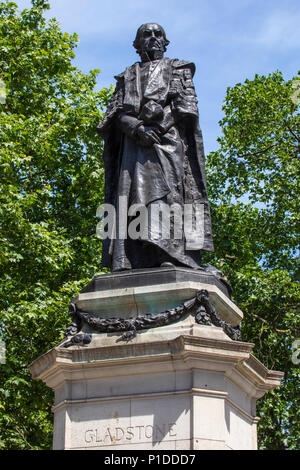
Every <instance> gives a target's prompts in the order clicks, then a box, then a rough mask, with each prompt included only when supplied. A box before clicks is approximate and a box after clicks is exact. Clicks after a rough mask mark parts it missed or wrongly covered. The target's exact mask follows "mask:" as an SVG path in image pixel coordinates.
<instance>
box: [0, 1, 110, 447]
mask: <svg viewBox="0 0 300 470" xmlns="http://www.w3.org/2000/svg"><path fill="white" fill-rule="evenodd" d="M32 3H33V5H32V8H31V9H30V10H24V11H22V12H21V13H18V11H17V5H15V4H14V3H12V2H8V1H5V2H0V38H1V42H0V80H1V82H2V88H5V90H6V94H7V96H6V98H5V99H4V96H3V95H4V94H3V90H2V95H1V96H2V97H1V104H0V185H1V193H0V224H1V225H0V230H1V231H0V318H1V330H0V338H1V336H2V338H3V340H4V341H5V343H6V347H7V354H6V355H7V363H6V364H5V365H0V374H1V376H0V377H1V378H0V449H1V448H5V449H25V448H26V449H28V448H34V449H35V448H50V447H51V427H52V424H51V422H52V416H51V410H50V407H51V403H52V396H51V392H50V391H49V390H48V389H47V388H46V387H45V386H44V385H43V384H42V383H32V381H31V378H30V374H29V371H28V364H29V363H30V362H32V361H33V360H34V359H35V358H36V357H38V356H39V355H40V354H41V353H44V352H46V351H47V350H48V349H50V348H51V347H53V346H54V345H56V344H57V342H58V341H59V340H60V339H62V331H63V330H64V328H65V327H66V326H67V325H68V322H69V320H68V316H67V314H66V307H67V305H68V302H69V300H70V298H72V297H73V296H74V295H76V294H77V292H78V291H79V290H80V288H81V287H82V286H83V285H84V284H85V283H86V281H87V280H88V279H90V278H91V277H92V276H93V275H94V274H95V272H96V271H97V269H98V270H99V259H100V248H101V247H100V243H99V240H98V239H97V238H96V236H95V225H96V218H95V214H96V209H97V207H98V205H99V204H100V203H101V202H103V168H102V163H101V158H100V156H101V145H100V140H99V138H98V137H97V135H96V133H95V128H96V125H97V123H98V122H99V120H100V118H101V114H100V111H99V109H100V110H101V109H102V108H103V107H104V106H105V105H106V104H107V100H108V98H109V96H110V90H107V89H103V90H101V91H100V92H95V91H94V87H95V84H96V74H97V71H96V70H94V71H91V72H90V73H89V74H83V73H81V72H80V71H79V70H78V69H76V68H75V67H74V66H73V65H72V59H73V58H74V48H75V47H76V44H77V36H76V35H75V34H74V35H69V34H67V33H63V32H62V31H61V29H60V27H59V25H58V24H57V22H56V21H55V20H51V21H49V22H46V20H45V19H44V17H43V10H45V9H48V8H49V5H48V2H47V1H44V0H35V1H33V2H32ZM3 84H4V85H3Z"/></svg>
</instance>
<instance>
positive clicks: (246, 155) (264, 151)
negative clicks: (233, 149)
mask: <svg viewBox="0 0 300 470" xmlns="http://www.w3.org/2000/svg"><path fill="white" fill-rule="evenodd" d="M277 145H278V143H276V144H272V145H270V146H269V147H267V148H265V149H264V150H259V151H258V152H253V153H248V154H247V153H244V154H243V155H237V157H238V158H245V157H255V156H257V155H260V154H262V153H266V152H267V151H268V150H270V149H271V148H273V147H276V146H277Z"/></svg>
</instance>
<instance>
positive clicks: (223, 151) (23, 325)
mask: <svg viewBox="0 0 300 470" xmlns="http://www.w3.org/2000/svg"><path fill="white" fill-rule="evenodd" d="M48 8H49V4H48V2H47V1H46V0H32V8H31V9H30V10H24V11H23V12H21V13H18V11H17V6H16V5H15V4H14V3H12V2H9V1H8V0H6V1H0V38H1V43H0V81H1V82H0V84H1V85H0V165H1V171H0V184H1V193H0V230H1V231H0V319H1V323H0V338H1V337H2V338H3V339H4V340H5V343H6V346H7V354H6V356H7V362H6V364H2V365H0V374H1V375H0V449H32V448H33V449H46V448H51V445H52V442H51V441H52V415H51V405H52V402H53V397H52V392H51V391H50V390H49V389H48V388H47V387H46V386H44V384H42V383H40V382H33V381H32V380H31V377H30V374H29V372H28V364H29V363H30V362H32V361H33V360H34V359H36V358H37V357H38V356H39V355H41V354H43V353H44V352H46V351H47V350H49V349H50V348H52V347H53V346H55V345H57V343H58V341H59V340H60V339H62V331H63V330H64V328H65V327H66V326H67V325H68V323H69V319H68V316H67V314H66V306H67V305H68V303H69V300H70V298H71V297H73V296H74V295H76V294H77V292H78V291H79V290H80V289H81V287H82V286H83V285H85V284H86V283H87V281H88V280H90V279H91V278H92V277H93V276H94V275H95V273H96V272H97V271H98V270H99V266H100V250H101V247H100V246H99V241H98V239H97V238H96V237H95V228H96V223H97V220H96V218H95V213H96V208H97V207H98V205H99V204H100V203H101V202H103V176H104V175H103V168H102V163H101V143H100V140H99V138H98V137H97V136H96V134H95V127H96V124H97V122H98V120H99V119H100V118H101V111H102V109H103V108H104V106H105V105H106V104H107V101H108V99H109V97H110V93H111V90H107V89H103V90H101V91H100V92H95V91H94V87H95V83H96V72H97V71H91V72H90V73H89V74H83V73H81V72H80V71H79V70H78V69H77V68H75V67H74V66H73V65H72V59H73V58H74V49H75V47H76V44H77V36H76V35H68V34H66V33H63V32H62V31H61V29H60V28H59V26H58V24H57V23H56V21H55V20H50V21H49V22H46V21H45V19H44V17H43V11H44V10H45V9H48ZM2 82H3V83H2ZM4 88H5V91H6V94H7V96H6V99H5V100H3V99H2V95H3V90H4ZM1 93H2V94H1ZM294 98H295V90H294V89H292V84H291V82H286V81H284V79H283V77H282V75H281V74H280V73H275V74H273V75H270V76H268V77H255V79H254V80H253V81H246V82H245V83H244V84H238V85H236V86H235V87H234V88H232V89H228V92H227V96H226V99H225V102H224V108H223V109H224V119H223V120H222V121H221V123H220V124H221V127H222V130H223V136H222V137H221V138H220V139H219V143H220V148H219V150H218V151H216V152H212V153H211V154H210V155H209V156H208V159H207V164H208V182H209V188H210V200H211V206H212V215H213V227H214V232H215V247H216V252H215V253H214V254H212V255H206V259H205V260H204V261H205V262H209V263H211V264H214V265H216V266H218V267H219V268H220V269H221V270H222V271H223V272H224V273H225V274H226V275H227V276H228V278H229V280H230V282H231V283H232V285H233V288H234V295H235V298H236V300H237V302H238V304H239V306H240V307H241V309H242V310H243V311H244V314H245V321H244V324H243V339H244V340H245V341H249V342H253V343H255V345H256V346H255V354H256V356H257V357H258V358H259V359H260V360H261V361H262V362H263V363H264V364H265V365H266V366H267V367H269V368H272V369H277V370H282V371H284V372H285V377H284V381H283V383H282V386H281V387H280V388H279V389H277V390H275V391H273V392H271V393H269V394H267V395H266V397H265V398H264V399H262V400H261V401H260V404H259V410H258V414H259V416H260V417H261V422H260V426H259V441H260V446H261V448H265V449H271V448H274V449H283V448H288V449H293V448H296V446H297V444H296V437H297V434H299V424H298V425H297V420H296V410H297V408H296V407H297V404H296V399H297V389H296V385H297V373H298V370H299V369H298V368H297V366H296V365H295V364H293V362H292V352H293V351H292V344H293V341H294V340H295V339H296V338H297V335H299V330H298V329H297V328H298V326H297V317H296V308H297V302H298V299H299V292H298V290H297V284H296V272H297V265H296V263H297V259H296V256H295V253H296V248H297V229H298V228H297V218H296V217H297V211H298V208H297V204H298V202H299V199H298V197H297V189H296V182H297V180H296V178H297V171H298V168H297V164H298V160H297V158H298V156H299V119H298V117H299V116H298V112H299V107H298V105H297V100H295V99H294ZM99 110H100V111H99ZM298 367H299V366H298Z"/></svg>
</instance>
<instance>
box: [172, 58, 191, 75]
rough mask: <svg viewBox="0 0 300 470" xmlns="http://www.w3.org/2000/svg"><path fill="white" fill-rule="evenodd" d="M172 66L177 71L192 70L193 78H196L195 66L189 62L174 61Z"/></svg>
mask: <svg viewBox="0 0 300 470" xmlns="http://www.w3.org/2000/svg"><path fill="white" fill-rule="evenodd" d="M172 66H173V67H174V69H175V70H183V69H186V70H190V71H191V73H192V76H194V74H195V71H196V66H195V64H194V63H193V62H190V61H188V60H179V59H173V60H172Z"/></svg>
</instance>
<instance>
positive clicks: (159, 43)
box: [133, 23, 170, 61]
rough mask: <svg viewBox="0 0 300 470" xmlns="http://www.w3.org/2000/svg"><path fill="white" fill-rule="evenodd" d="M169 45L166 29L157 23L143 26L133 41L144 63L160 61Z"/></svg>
mask: <svg viewBox="0 0 300 470" xmlns="http://www.w3.org/2000/svg"><path fill="white" fill-rule="evenodd" d="M169 44H170V41H168V39H167V37H166V33H165V30H164V28H163V27H162V26H160V25H159V24H157V23H145V24H142V26H140V27H139V29H138V30H137V33H136V37H135V40H134V41H133V46H134V47H135V49H136V52H137V54H139V55H140V56H141V59H142V60H143V61H146V60H154V59H160V58H161V57H163V54H164V52H165V51H166V50H167V46H168V45H169Z"/></svg>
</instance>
